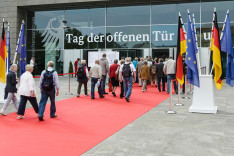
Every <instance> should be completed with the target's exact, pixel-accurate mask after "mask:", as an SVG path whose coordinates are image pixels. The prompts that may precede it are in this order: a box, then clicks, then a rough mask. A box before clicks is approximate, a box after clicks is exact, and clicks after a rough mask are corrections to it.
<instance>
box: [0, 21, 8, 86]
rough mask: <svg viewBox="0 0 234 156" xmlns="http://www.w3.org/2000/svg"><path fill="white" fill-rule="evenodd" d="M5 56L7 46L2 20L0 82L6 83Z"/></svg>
mask: <svg viewBox="0 0 234 156" xmlns="http://www.w3.org/2000/svg"><path fill="white" fill-rule="evenodd" d="M6 57H7V47H6V36H5V28H4V22H3V27H2V38H1V45H0V82H2V83H3V84H6V62H5V60H6Z"/></svg>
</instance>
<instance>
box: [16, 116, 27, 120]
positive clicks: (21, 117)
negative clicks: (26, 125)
mask: <svg viewBox="0 0 234 156" xmlns="http://www.w3.org/2000/svg"><path fill="white" fill-rule="evenodd" d="M17 119H18V120H20V119H25V117H24V116H18V117H17Z"/></svg>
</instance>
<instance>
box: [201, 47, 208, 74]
mask: <svg viewBox="0 0 234 156" xmlns="http://www.w3.org/2000/svg"><path fill="white" fill-rule="evenodd" d="M199 50H200V51H199V54H200V63H201V68H202V67H206V74H207V73H209V72H210V71H209V60H210V56H209V53H210V50H209V48H208V47H201V48H199Z"/></svg>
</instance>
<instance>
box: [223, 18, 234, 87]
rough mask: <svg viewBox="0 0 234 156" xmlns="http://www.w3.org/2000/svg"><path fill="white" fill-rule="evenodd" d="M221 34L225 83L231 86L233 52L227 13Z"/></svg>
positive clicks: (233, 62)
mask: <svg viewBox="0 0 234 156" xmlns="http://www.w3.org/2000/svg"><path fill="white" fill-rule="evenodd" d="M224 24H225V27H224V30H223V36H222V38H221V41H220V43H221V51H223V52H226V53H227V75H226V83H227V84H229V85H230V86H231V87H233V86H234V54H233V44H232V32H231V27H230V19H229V13H227V19H226V22H225V23H224Z"/></svg>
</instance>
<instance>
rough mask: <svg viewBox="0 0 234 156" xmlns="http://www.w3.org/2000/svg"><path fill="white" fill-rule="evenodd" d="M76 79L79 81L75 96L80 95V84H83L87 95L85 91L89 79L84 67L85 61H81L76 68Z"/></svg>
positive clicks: (86, 69) (86, 93) (86, 94)
mask: <svg viewBox="0 0 234 156" xmlns="http://www.w3.org/2000/svg"><path fill="white" fill-rule="evenodd" d="M77 81H78V83H79V86H78V89H77V97H80V90H81V87H82V84H84V90H85V96H89V94H88V92H87V90H88V89H87V83H88V81H89V71H88V68H87V67H86V61H85V60H82V61H81V66H80V67H79V68H78V69H77Z"/></svg>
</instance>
